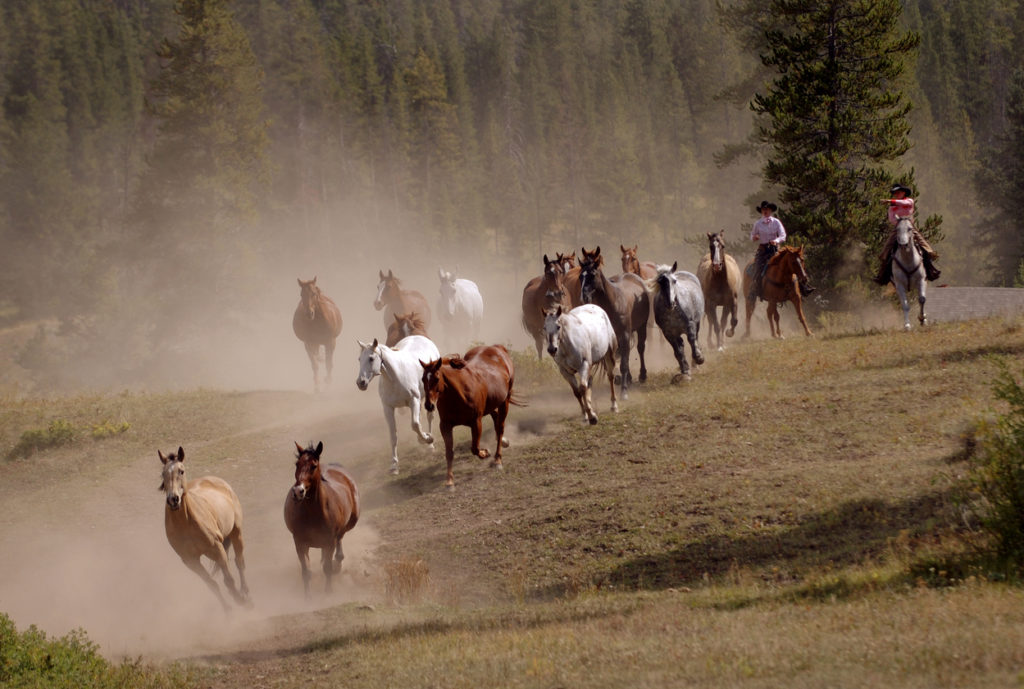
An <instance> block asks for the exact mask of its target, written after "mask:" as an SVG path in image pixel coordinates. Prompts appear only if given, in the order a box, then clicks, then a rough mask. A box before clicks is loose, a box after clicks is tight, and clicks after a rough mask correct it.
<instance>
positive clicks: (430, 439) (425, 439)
mask: <svg viewBox="0 0 1024 689" xmlns="http://www.w3.org/2000/svg"><path fill="white" fill-rule="evenodd" d="M420 442H421V443H423V444H424V445H433V444H434V436H432V435H430V434H429V433H424V434H423V435H421V436H420Z"/></svg>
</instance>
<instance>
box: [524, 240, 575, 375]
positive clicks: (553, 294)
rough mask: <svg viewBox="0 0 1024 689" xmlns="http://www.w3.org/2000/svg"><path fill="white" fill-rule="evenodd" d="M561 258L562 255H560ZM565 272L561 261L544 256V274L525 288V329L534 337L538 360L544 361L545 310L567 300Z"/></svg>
mask: <svg viewBox="0 0 1024 689" xmlns="http://www.w3.org/2000/svg"><path fill="white" fill-rule="evenodd" d="M559 257H561V254H559ZM564 279H565V271H564V270H563V268H562V263H561V261H560V260H559V259H555V260H554V261H551V260H548V255H547V254H544V274H543V275H539V276H537V277H535V278H533V279H531V280H530V281H529V282H527V283H526V287H524V288H523V328H524V329H525V330H526V332H528V333H530V335H532V336H533V342H534V344H535V345H536V347H537V358H538V359H541V360H543V359H544V345H545V342H544V310H545V309H548V308H551V307H553V306H558V305H559V304H563V305H565V306H568V304H569V302H568V300H567V299H566V298H565V286H564V282H563V281H564Z"/></svg>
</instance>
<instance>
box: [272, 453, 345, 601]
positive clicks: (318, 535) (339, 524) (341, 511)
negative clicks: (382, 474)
mask: <svg viewBox="0 0 1024 689" xmlns="http://www.w3.org/2000/svg"><path fill="white" fill-rule="evenodd" d="M295 450H296V460H295V485H293V486H292V487H291V490H289V491H288V496H287V497H286V498H285V499H284V523H285V525H286V526H287V527H288V530H289V531H291V532H292V540H294V541H295V553H296V554H297V555H298V556H299V565H300V566H301V567H302V585H303V587H304V588H305V591H306V595H307V596H308V595H309V580H310V579H311V578H312V577H313V575H312V574H311V573H310V571H309V549H310V548H320V563H321V564H322V565H323V570H324V577H326V580H327V584H326V585H327V591H328V592H330V590H331V575H332V574H335V573H337V572H340V571H341V561H342V560H343V559H345V554H344V553H343V552H342V550H341V537H342V536H344V535H345V534H346V533H347V532H349V531H351V530H352V527H354V526H355V525H356V522H357V521H359V489H358V488H356V484H355V482H354V481H353V480H352V477H351V476H349V475H348V473H347V472H346V471H345V470H344V469H343V468H342V467H341V465H339V464H328V465H327V466H326V467H321V464H320V454H321V453H322V452H323V450H324V444H323V443H317V446H316V449H313V444H312V443H310V445H309V447H306V448H303V447H302V445H299V444H298V443H295ZM332 559H333V562H332Z"/></svg>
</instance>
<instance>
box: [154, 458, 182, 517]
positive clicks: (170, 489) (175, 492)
mask: <svg viewBox="0 0 1024 689" xmlns="http://www.w3.org/2000/svg"><path fill="white" fill-rule="evenodd" d="M156 453H157V455H158V456H159V457H160V463H161V464H163V465H164V468H163V474H162V476H163V481H162V482H161V483H160V490H162V491H164V493H165V494H166V496H167V506H168V507H169V508H170V509H172V510H177V509H178V508H180V507H181V501H182V500H183V499H184V497H185V451H184V450H183V449H181V447H180V446H179V447H178V453H177V454H174V453H173V452H171V453H170V454H167V455H165V454H164V453H163V452H161V451H160V450H157V451H156Z"/></svg>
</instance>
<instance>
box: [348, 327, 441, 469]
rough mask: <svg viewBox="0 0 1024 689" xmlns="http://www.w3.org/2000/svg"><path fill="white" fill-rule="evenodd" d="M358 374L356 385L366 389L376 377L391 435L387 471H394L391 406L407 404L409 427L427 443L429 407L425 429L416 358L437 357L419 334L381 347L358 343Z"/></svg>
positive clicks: (429, 439) (395, 455) (395, 438)
mask: <svg viewBox="0 0 1024 689" xmlns="http://www.w3.org/2000/svg"><path fill="white" fill-rule="evenodd" d="M359 349H360V352H359V376H358V377H357V378H356V387H357V388H359V389H360V390H366V388H367V387H369V385H370V381H371V380H373V379H374V378H375V377H376V376H380V387H379V388H378V391H379V392H380V403H381V407H382V408H383V409H384V420H385V421H387V424H388V435H389V437H390V438H391V469H390V471H391V473H392V474H397V473H398V430H397V428H396V426H395V409H398V408H399V407H408V408H409V411H410V412H412V430H413V432H415V433H416V437H417V438H419V441H420V442H421V443H426V444H429V445H431V449H433V445H432V443H433V442H434V439H433V438H432V437H431V436H430V427H431V425H432V423H433V413H432V412H431V411H430V410H431V407H427V409H428V411H427V432H424V431H423V428H422V427H421V425H420V405H421V404H423V400H424V399H425V397H424V394H423V383H422V381H421V380H420V378H421V377H422V375H423V370H422V369H421V368H420V363H419V362H420V361H433V360H434V359H438V358H440V357H441V354H440V353H439V352H438V351H437V346H436V345H435V344H434V343H433V342H431V341H430V340H428V339H427V338H425V337H423V336H422V335H410V336H409V337H406V338H403V339H402V340H400V341H399V342H398V344H397V345H396V346H395V347H394V348H391V347H386V346H381V345H380V343H378V342H377V340H376V339H374V340H373V342H372V343H371V344H365V343H363V342H360V343H359Z"/></svg>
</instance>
